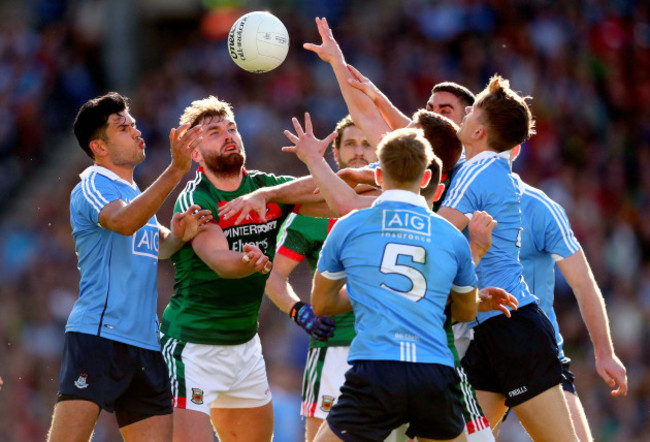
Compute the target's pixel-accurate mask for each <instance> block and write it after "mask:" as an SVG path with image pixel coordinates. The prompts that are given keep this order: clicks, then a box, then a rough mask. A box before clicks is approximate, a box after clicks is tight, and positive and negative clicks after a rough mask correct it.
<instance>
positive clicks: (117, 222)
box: [99, 125, 203, 236]
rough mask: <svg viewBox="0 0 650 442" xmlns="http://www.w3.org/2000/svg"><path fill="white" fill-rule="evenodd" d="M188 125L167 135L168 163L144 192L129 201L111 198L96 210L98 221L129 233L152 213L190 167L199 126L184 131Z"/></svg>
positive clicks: (200, 128) (118, 231)
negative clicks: (168, 146)
mask: <svg viewBox="0 0 650 442" xmlns="http://www.w3.org/2000/svg"><path fill="white" fill-rule="evenodd" d="M186 126H188V125H185V126H181V127H179V128H178V129H172V130H171V132H170V134H169V142H170V145H171V154H172V162H171V164H170V165H169V166H168V167H167V169H165V170H164V171H163V173H161V174H160V176H159V177H158V178H157V179H156V181H154V182H153V184H151V185H150V186H149V187H148V188H147V189H146V190H145V191H144V192H142V193H141V194H140V195H138V196H137V197H136V198H135V199H134V200H133V201H131V202H130V203H128V204H127V203H126V202H124V201H122V200H115V201H111V202H110V203H108V204H106V205H105V206H104V208H102V210H101V211H100V212H99V224H100V225H101V226H102V227H104V228H105V229H108V230H112V231H113V232H116V233H119V234H122V235H126V236H131V235H133V234H134V233H135V232H137V231H138V230H140V229H141V228H142V226H144V225H145V224H147V222H148V221H149V220H150V219H151V217H152V216H154V215H155V214H156V212H157V211H158V209H160V206H161V205H162V203H163V202H164V201H165V198H167V195H169V193H170V192H171V191H172V190H173V189H174V187H176V185H177V184H178V182H179V181H180V180H181V178H183V176H184V175H185V174H186V173H187V172H188V171H189V170H190V167H191V166H192V158H191V155H192V151H193V150H194V148H195V147H196V145H197V144H199V143H200V141H201V134H202V132H203V129H202V127H200V126H197V127H194V128H192V129H189V130H187V127H186Z"/></svg>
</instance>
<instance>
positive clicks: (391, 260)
mask: <svg viewBox="0 0 650 442" xmlns="http://www.w3.org/2000/svg"><path fill="white" fill-rule="evenodd" d="M426 255H427V252H426V250H425V249H424V247H421V246H411V245H407V244H397V243H388V244H386V247H385V248H384V257H383V258H382V260H381V268H380V271H381V272H382V273H384V274H395V273H396V274H398V275H402V276H404V277H406V278H408V280H409V281H411V290H409V291H408V292H403V291H401V290H397V289H395V288H393V287H391V286H389V285H387V284H384V283H382V284H381V286H382V287H383V288H386V289H388V290H391V291H393V292H395V293H397V294H398V295H401V296H404V297H405V298H407V299H410V300H411V301H413V302H417V301H419V300H420V299H422V298H423V297H424V295H425V294H426V292H427V280H426V278H425V277H424V275H423V274H422V273H421V272H420V271H419V270H417V269H416V268H415V267H412V266H409V265H404V264H398V263H397V261H398V259H399V257H400V256H404V257H407V258H410V260H411V262H414V263H418V264H424V263H425V262H426Z"/></svg>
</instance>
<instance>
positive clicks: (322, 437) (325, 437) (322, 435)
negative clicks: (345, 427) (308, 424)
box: [315, 421, 341, 442]
mask: <svg viewBox="0 0 650 442" xmlns="http://www.w3.org/2000/svg"><path fill="white" fill-rule="evenodd" d="M340 440H341V439H339V438H338V437H337V436H336V434H334V432H333V431H332V429H331V428H330V426H329V424H328V423H327V421H325V423H323V425H321V427H320V430H318V434H316V439H315V441H316V442H338V441H340Z"/></svg>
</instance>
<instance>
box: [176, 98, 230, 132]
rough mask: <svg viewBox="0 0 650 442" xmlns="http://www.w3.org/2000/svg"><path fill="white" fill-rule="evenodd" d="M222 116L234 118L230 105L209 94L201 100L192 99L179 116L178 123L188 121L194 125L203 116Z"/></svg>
mask: <svg viewBox="0 0 650 442" xmlns="http://www.w3.org/2000/svg"><path fill="white" fill-rule="evenodd" d="M216 116H220V117H224V118H229V119H231V120H233V121H234V120H235V114H233V111H232V106H231V105H230V103H227V102H225V101H222V100H219V99H218V98H217V97H215V96H213V95H210V96H209V97H207V98H203V99H201V100H194V101H192V104H191V105H189V106H188V107H186V108H185V111H183V115H181V118H180V124H181V125H183V124H187V123H190V124H191V126H190V127H194V126H196V125H197V124H199V122H200V121H201V120H202V119H203V118H205V117H216Z"/></svg>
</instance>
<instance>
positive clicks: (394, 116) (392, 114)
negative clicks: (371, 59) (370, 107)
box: [347, 64, 411, 130]
mask: <svg viewBox="0 0 650 442" xmlns="http://www.w3.org/2000/svg"><path fill="white" fill-rule="evenodd" d="M347 68H348V70H349V71H350V73H351V74H352V78H348V84H349V85H350V86H352V87H354V88H356V89H359V90H360V91H361V92H363V93H364V94H366V95H367V96H368V98H370V99H371V100H372V102H373V103H375V106H377V109H378V110H379V112H380V113H381V116H382V117H383V118H384V121H385V122H386V123H387V124H388V126H389V127H390V128H391V129H392V130H395V129H401V128H403V127H406V126H408V125H409V123H410V122H411V119H410V118H409V117H407V116H406V115H404V114H403V113H402V111H400V110H399V109H398V108H396V107H395V105H394V104H393V103H392V102H391V101H390V100H389V99H388V97H387V96H386V95H384V93H383V92H382V91H381V90H379V88H378V87H377V86H375V84H374V83H373V82H372V81H370V79H368V78H367V77H365V76H364V75H363V74H361V72H359V71H358V70H357V69H356V68H355V67H354V66H352V65H349V64H348V65H347Z"/></svg>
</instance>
